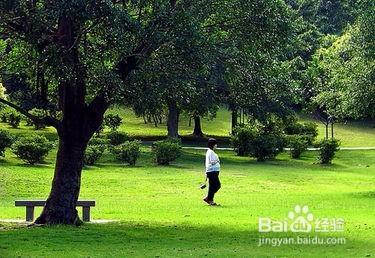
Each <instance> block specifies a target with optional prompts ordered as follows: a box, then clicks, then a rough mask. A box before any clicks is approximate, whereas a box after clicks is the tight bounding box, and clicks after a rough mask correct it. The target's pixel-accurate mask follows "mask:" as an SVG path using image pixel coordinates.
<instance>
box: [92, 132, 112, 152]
mask: <svg viewBox="0 0 375 258" xmlns="http://www.w3.org/2000/svg"><path fill="white" fill-rule="evenodd" d="M88 145H89V146H92V145H98V146H100V147H101V148H102V149H103V151H104V150H105V149H106V148H107V145H108V139H106V138H101V137H97V136H96V137H92V138H91V140H90V141H89V144H88Z"/></svg>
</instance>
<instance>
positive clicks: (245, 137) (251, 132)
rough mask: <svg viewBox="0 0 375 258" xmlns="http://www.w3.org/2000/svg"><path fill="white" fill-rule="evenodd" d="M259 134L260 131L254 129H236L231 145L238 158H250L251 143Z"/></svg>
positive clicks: (241, 127) (242, 127)
mask: <svg viewBox="0 0 375 258" xmlns="http://www.w3.org/2000/svg"><path fill="white" fill-rule="evenodd" d="M257 134H258V130H257V129H256V128H254V127H253V128H249V127H244V126H239V127H237V128H235V130H234V133H233V135H232V137H231V144H232V146H233V148H234V151H235V152H236V153H237V155H238V156H248V155H249V154H250V150H251V146H250V143H251V141H252V139H254V138H255V137H256V135H257Z"/></svg>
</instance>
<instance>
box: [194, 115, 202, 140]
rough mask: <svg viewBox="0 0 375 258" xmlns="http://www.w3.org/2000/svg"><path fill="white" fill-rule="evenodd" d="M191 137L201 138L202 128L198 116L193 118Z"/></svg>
mask: <svg viewBox="0 0 375 258" xmlns="http://www.w3.org/2000/svg"><path fill="white" fill-rule="evenodd" d="M193 135H194V136H196V137H203V132H202V126H201V118H200V116H197V115H195V116H194V131H193Z"/></svg>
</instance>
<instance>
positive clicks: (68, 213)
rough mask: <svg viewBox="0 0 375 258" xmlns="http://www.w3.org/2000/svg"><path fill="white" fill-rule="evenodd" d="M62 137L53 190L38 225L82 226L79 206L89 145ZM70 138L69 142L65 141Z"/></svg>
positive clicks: (37, 221) (37, 222)
mask: <svg viewBox="0 0 375 258" xmlns="http://www.w3.org/2000/svg"><path fill="white" fill-rule="evenodd" d="M68 137H69V135H66V136H64V137H63V138H60V142H59V149H58V152H57V159H56V166H55V174H54V178H53V181H52V189H51V192H50V195H49V197H48V199H47V202H46V205H45V207H44V209H43V211H42V214H41V215H40V216H39V218H38V219H37V220H36V221H35V223H36V224H74V225H79V224H81V223H82V222H81V220H80V219H79V216H78V212H77V210H76V204H77V200H78V196H79V192H80V187H81V171H82V166H83V155H84V152H85V149H86V144H87V143H86V142H85V141H82V142H75V141H73V140H71V139H68ZM64 138H66V139H64Z"/></svg>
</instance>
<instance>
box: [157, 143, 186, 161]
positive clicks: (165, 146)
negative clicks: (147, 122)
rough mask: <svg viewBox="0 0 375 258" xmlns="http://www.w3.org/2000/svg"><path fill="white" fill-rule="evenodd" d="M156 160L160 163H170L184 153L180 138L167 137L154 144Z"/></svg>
mask: <svg viewBox="0 0 375 258" xmlns="http://www.w3.org/2000/svg"><path fill="white" fill-rule="evenodd" d="M152 152H153V154H154V157H155V161H156V163H157V164H159V165H169V163H170V162H171V161H174V160H176V159H177V158H178V157H180V156H181V154H182V148H181V143H180V142H179V140H178V139H167V140H163V141H157V142H154V143H153V144H152Z"/></svg>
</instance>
